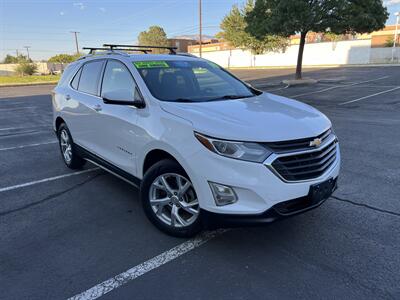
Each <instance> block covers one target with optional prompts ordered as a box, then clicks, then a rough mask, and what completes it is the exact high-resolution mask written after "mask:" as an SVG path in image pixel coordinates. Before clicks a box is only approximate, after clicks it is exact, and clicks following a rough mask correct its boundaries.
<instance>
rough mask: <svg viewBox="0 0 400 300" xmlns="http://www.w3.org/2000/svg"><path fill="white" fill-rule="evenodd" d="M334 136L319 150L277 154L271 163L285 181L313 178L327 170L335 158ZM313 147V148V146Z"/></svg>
mask: <svg viewBox="0 0 400 300" xmlns="http://www.w3.org/2000/svg"><path fill="white" fill-rule="evenodd" d="M336 143H337V142H336V138H335V139H333V140H332V141H331V142H330V143H329V144H328V145H324V147H323V148H322V149H320V150H316V151H312V152H311V151H310V152H305V153H301V154H293V155H287V156H280V157H279V156H278V157H277V158H276V159H275V160H274V161H273V162H272V164H271V166H272V167H273V168H274V170H275V171H276V172H277V173H278V174H279V175H280V176H281V177H282V178H284V179H285V180H287V181H301V180H309V179H314V178H317V177H319V176H321V175H322V174H323V173H324V172H325V171H326V170H328V169H329V168H330V167H331V166H332V165H333V163H334V162H335V160H336V155H337V153H336V152H337V151H336ZM314 149H315V148H314Z"/></svg>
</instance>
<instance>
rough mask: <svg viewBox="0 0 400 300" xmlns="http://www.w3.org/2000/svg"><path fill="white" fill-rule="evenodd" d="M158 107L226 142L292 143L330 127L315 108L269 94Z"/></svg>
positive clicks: (167, 103)
mask: <svg viewBox="0 0 400 300" xmlns="http://www.w3.org/2000/svg"><path fill="white" fill-rule="evenodd" d="M161 107H162V109H163V110H165V111H167V112H169V113H171V114H174V115H176V116H179V117H181V118H184V119H186V120H188V121H189V122H191V123H192V124H193V128H194V130H195V131H198V132H200V133H203V134H205V135H209V136H212V137H216V138H221V139H229V140H239V141H254V142H270V141H271V142H272V141H283V140H293V139H299V138H306V137H313V136H316V135H319V134H320V133H322V132H323V131H325V130H327V129H328V128H329V127H330V126H331V122H330V121H329V119H328V118H327V117H326V116H325V115H324V114H322V113H321V112H319V111H318V110H316V109H315V108H313V107H311V106H309V105H306V104H304V103H301V102H298V101H295V100H291V99H288V98H284V97H281V96H277V95H272V94H269V93H263V94H261V95H259V96H255V97H251V98H244V99H235V100H224V101H212V102H198V103H177V102H161Z"/></svg>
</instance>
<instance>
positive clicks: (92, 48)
mask: <svg viewBox="0 0 400 300" xmlns="http://www.w3.org/2000/svg"><path fill="white" fill-rule="evenodd" d="M82 49H83V50H90V51H89V54H94V53H95V52H96V51H97V50H102V51H113V50H119V51H140V52H143V53H145V54H147V53H148V52H152V50H151V49H142V48H141V49H134V48H126V49H124V48H115V47H107V48H106V47H83V48H82Z"/></svg>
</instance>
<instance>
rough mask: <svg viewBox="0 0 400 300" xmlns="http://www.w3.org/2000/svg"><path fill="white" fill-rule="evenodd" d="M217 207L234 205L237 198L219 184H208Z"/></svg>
mask: <svg viewBox="0 0 400 300" xmlns="http://www.w3.org/2000/svg"><path fill="white" fill-rule="evenodd" d="M209 184H210V187H211V191H212V193H213V196H214V200H215V203H216V204H217V206H223V205H227V204H232V203H235V202H236V201H237V200H238V198H237V196H236V193H235V191H234V190H233V189H232V188H231V187H230V186H226V185H223V184H219V183H214V182H209Z"/></svg>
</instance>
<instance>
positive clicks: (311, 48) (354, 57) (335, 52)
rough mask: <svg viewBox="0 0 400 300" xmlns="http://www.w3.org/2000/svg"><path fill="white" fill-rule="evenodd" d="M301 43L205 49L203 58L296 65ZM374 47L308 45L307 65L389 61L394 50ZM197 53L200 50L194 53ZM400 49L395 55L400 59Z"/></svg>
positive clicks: (364, 44)
mask: <svg viewBox="0 0 400 300" xmlns="http://www.w3.org/2000/svg"><path fill="white" fill-rule="evenodd" d="M298 47H299V46H298V45H292V46H289V47H288V48H287V49H286V51H285V52H270V53H266V54H263V55H252V54H251V52H250V51H248V50H240V49H234V50H223V51H209V52H203V58H206V59H209V60H211V61H213V62H215V63H217V64H219V65H221V66H224V67H268V66H273V67H278V66H279V67H280V66H287V67H289V66H290V67H292V66H295V65H296V62H297V53H298ZM388 50H389V49H388V48H371V40H370V39H369V40H354V41H340V42H336V43H335V42H323V43H312V44H306V46H305V49H304V56H303V65H304V66H314V65H352V64H369V63H388V62H390V60H391V50H389V51H388ZM193 54H194V55H198V53H196V52H195V53H193ZM399 56H400V50H399V49H397V53H396V55H395V57H396V61H397V62H399V59H400V57H399Z"/></svg>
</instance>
